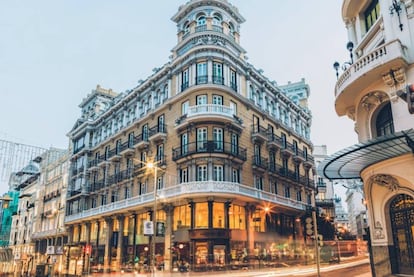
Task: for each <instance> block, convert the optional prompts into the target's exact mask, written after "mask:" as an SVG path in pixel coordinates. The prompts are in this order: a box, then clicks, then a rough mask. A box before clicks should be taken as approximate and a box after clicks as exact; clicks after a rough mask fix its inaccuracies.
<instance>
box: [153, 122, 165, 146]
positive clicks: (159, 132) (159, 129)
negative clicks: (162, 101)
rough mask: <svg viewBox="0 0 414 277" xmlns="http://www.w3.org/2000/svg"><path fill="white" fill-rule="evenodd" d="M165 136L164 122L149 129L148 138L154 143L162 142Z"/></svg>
mask: <svg viewBox="0 0 414 277" xmlns="http://www.w3.org/2000/svg"><path fill="white" fill-rule="evenodd" d="M166 138H167V128H166V126H165V124H159V125H156V126H154V127H152V128H150V130H149V140H150V141H152V142H155V143H159V142H163V141H165V139H166Z"/></svg>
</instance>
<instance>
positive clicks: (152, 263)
mask: <svg viewBox="0 0 414 277" xmlns="http://www.w3.org/2000/svg"><path fill="white" fill-rule="evenodd" d="M147 168H148V169H154V207H153V213H152V237H151V246H152V247H151V249H152V250H151V251H152V255H150V258H151V261H150V266H151V268H152V273H153V274H155V267H156V265H155V248H156V247H155V246H156V243H155V238H156V233H155V232H156V230H157V229H156V227H157V226H156V225H157V168H158V167H157V166H156V165H155V163H154V162H148V163H147Z"/></svg>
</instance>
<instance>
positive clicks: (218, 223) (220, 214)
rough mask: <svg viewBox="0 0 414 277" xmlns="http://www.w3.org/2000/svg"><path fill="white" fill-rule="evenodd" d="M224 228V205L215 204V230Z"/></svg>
mask: <svg viewBox="0 0 414 277" xmlns="http://www.w3.org/2000/svg"><path fill="white" fill-rule="evenodd" d="M224 227H225V226H224V203H213V228H224Z"/></svg>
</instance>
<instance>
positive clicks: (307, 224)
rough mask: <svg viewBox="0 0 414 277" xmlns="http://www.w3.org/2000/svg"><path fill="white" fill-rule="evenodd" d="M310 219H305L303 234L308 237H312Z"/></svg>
mask: <svg viewBox="0 0 414 277" xmlns="http://www.w3.org/2000/svg"><path fill="white" fill-rule="evenodd" d="M312 223H313V222H312V218H310V217H307V218H306V219H305V232H306V235H308V236H313V224H312Z"/></svg>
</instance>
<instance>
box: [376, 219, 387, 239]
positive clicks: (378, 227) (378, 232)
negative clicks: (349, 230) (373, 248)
mask: <svg viewBox="0 0 414 277" xmlns="http://www.w3.org/2000/svg"><path fill="white" fill-rule="evenodd" d="M384 238H385V235H384V233H383V231H382V225H381V222H379V221H376V222H375V226H374V239H376V240H378V239H384Z"/></svg>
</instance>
